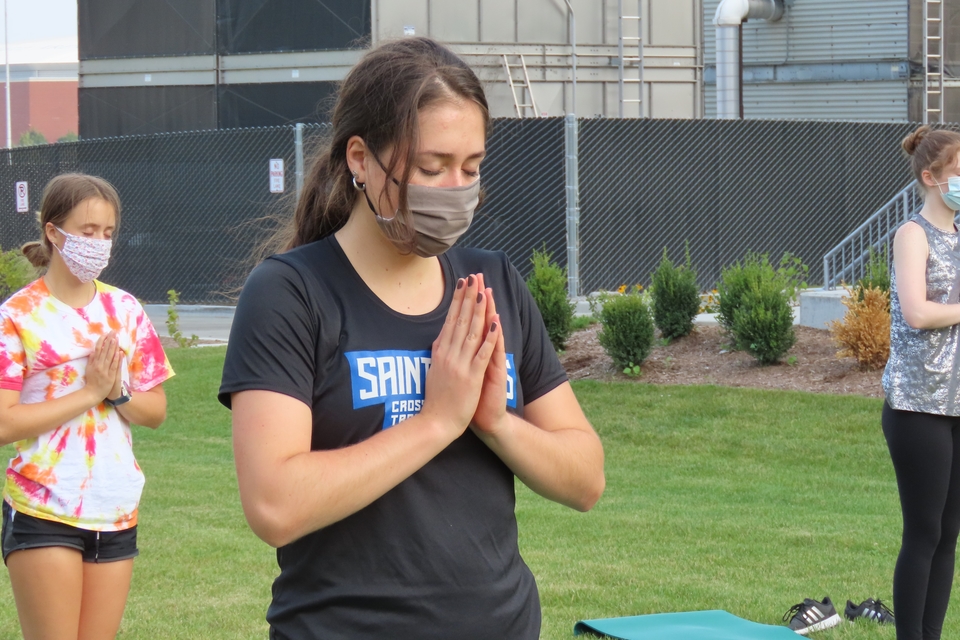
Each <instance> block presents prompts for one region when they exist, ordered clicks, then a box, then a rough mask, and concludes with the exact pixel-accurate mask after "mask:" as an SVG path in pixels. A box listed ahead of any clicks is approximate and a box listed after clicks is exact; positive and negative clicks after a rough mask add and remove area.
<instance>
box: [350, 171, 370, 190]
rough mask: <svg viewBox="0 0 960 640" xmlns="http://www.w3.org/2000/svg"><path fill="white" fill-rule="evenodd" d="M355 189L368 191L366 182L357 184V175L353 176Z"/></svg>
mask: <svg viewBox="0 0 960 640" xmlns="http://www.w3.org/2000/svg"><path fill="white" fill-rule="evenodd" d="M353 188H354V189H356V190H357V191H366V190H367V183H366V182H357V174H356V173H354V174H353Z"/></svg>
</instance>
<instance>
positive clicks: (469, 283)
mask: <svg viewBox="0 0 960 640" xmlns="http://www.w3.org/2000/svg"><path fill="white" fill-rule="evenodd" d="M474 280H476V278H474V277H473V276H470V277H469V278H467V286H468V287H472V286H473V282H474Z"/></svg>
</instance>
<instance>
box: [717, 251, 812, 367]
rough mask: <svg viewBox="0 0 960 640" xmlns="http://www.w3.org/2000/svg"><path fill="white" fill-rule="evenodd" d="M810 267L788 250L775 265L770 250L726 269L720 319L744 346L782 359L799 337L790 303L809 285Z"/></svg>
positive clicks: (766, 359) (760, 356)
mask: <svg viewBox="0 0 960 640" xmlns="http://www.w3.org/2000/svg"><path fill="white" fill-rule="evenodd" d="M807 272H808V268H807V267H806V265H804V264H803V262H801V261H800V259H799V258H797V257H795V256H793V255H791V254H789V253H786V254H784V256H783V259H782V260H781V261H780V266H779V267H778V268H774V267H773V265H772V264H770V260H769V259H768V258H767V256H766V254H764V255H760V254H756V253H748V254H747V256H746V257H745V258H744V260H743V262H742V263H741V262H737V263H736V264H734V265H732V266H730V267H728V268H726V269H724V270H723V273H722V275H721V278H720V284H719V285H718V287H717V290H718V295H719V301H718V303H717V307H718V313H717V320H718V321H719V322H720V324H721V325H722V326H723V328H724V329H725V330H726V331H727V332H728V333H729V334H730V335H731V337H732V338H733V341H734V345H735V346H736V347H737V348H738V349H742V350H744V351H747V352H749V353H750V354H751V355H752V356H754V357H755V358H756V359H757V360H759V361H760V363H761V364H771V363H774V362H777V361H779V360H780V358H782V357H783V356H784V355H785V354H786V352H787V351H788V350H789V349H790V347H792V346H793V344H794V342H795V341H796V332H795V331H794V328H793V310H792V309H791V307H790V303H791V302H792V301H793V299H794V298H795V297H796V294H797V291H798V290H799V289H803V288H805V287H806V286H807V284H806V281H805V280H806V275H807Z"/></svg>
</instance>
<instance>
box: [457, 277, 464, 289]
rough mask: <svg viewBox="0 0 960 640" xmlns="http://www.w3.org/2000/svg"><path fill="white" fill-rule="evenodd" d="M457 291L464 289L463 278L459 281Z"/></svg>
mask: <svg viewBox="0 0 960 640" xmlns="http://www.w3.org/2000/svg"><path fill="white" fill-rule="evenodd" d="M457 289H463V278H460V279H459V280H457Z"/></svg>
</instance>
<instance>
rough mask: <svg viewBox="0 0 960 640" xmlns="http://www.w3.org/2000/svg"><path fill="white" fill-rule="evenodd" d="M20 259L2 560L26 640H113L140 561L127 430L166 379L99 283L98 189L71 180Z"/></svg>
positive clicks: (7, 376)
mask: <svg viewBox="0 0 960 640" xmlns="http://www.w3.org/2000/svg"><path fill="white" fill-rule="evenodd" d="M40 209H41V211H40V223H41V227H42V229H41V233H42V235H41V239H40V241H39V242H32V243H28V244H27V245H25V246H24V247H23V253H24V254H25V255H26V256H27V258H28V259H30V261H31V262H32V263H33V264H34V265H35V266H37V267H43V268H46V273H45V274H44V276H43V277H42V278H39V279H38V280H36V281H35V282H33V283H31V284H29V285H27V286H26V287H24V288H23V289H21V290H20V291H18V292H17V293H15V294H13V296H11V297H10V298H9V299H8V300H6V301H5V302H3V304H0V445H4V444H9V443H13V445H14V457H13V459H11V460H10V463H9V465H8V466H7V470H6V479H5V483H4V487H3V504H2V509H3V527H2V533H0V541H2V549H3V560H4V562H5V563H6V565H7V569H8V571H9V574H10V582H11V584H12V586H13V595H14V598H15V599H16V603H17V614H18V616H19V618H20V626H21V628H22V631H23V635H24V637H25V638H57V639H61V638H63V639H67V640H69V639H76V638H84V639H86V638H113V637H115V636H116V634H117V630H118V628H119V626H120V620H121V617H122V615H123V609H124V606H125V604H126V600H127V591H128V589H129V586H130V578H131V575H132V571H133V558H134V556H136V555H137V506H138V504H139V501H140V491H141V489H142V487H143V472H142V471H141V470H140V466H139V465H138V464H137V460H136V458H135V457H134V455H133V443H132V433H131V430H130V425H131V423H134V424H139V425H144V426H147V427H151V428H156V427H158V426H159V425H160V423H161V422H163V420H164V417H165V415H166V407H167V401H166V397H165V395H164V393H163V387H162V386H161V383H162V382H163V381H164V380H166V379H168V378H169V377H170V376H171V375H173V371H172V370H171V368H170V365H169V363H168V362H167V358H166V356H165V355H164V353H163V348H162V347H161V346H160V340H159V338H158V337H157V334H156V332H155V331H154V329H153V326H152V325H151V324H150V320H149V319H148V318H147V316H146V314H145V313H144V311H143V307H141V306H140V303H139V302H137V299H136V298H134V297H133V296H132V295H130V294H129V293H126V292H124V291H121V290H120V289H117V288H116V287H112V286H110V285H107V284H104V283H102V282H100V281H98V280H96V278H97V276H98V275H99V273H100V271H101V270H102V269H103V268H104V267H105V266H106V265H107V262H108V260H109V258H110V250H111V246H112V237H113V234H114V233H115V231H116V229H117V226H118V223H119V217H120V202H119V199H118V198H117V194H116V191H115V190H114V189H113V187H112V186H110V184H109V183H107V182H106V181H104V180H102V179H100V178H95V177H93V176H87V175H82V174H65V175H61V176H57V177H56V178H54V179H53V180H51V181H50V184H49V185H47V188H46V190H45V191H44V194H43V200H42V203H41V206H40Z"/></svg>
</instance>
